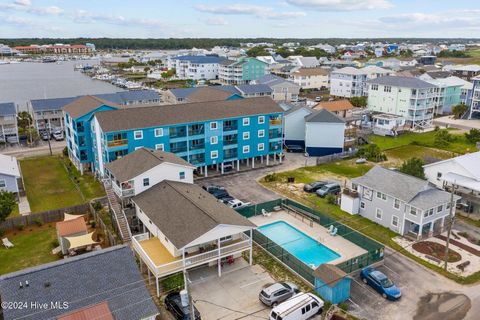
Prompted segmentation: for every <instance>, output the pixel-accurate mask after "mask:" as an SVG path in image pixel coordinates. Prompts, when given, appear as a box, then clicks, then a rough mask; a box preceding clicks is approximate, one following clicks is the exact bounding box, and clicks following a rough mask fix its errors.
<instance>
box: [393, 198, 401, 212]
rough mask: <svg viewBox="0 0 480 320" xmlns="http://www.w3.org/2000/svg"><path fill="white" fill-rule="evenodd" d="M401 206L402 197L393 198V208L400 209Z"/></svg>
mask: <svg viewBox="0 0 480 320" xmlns="http://www.w3.org/2000/svg"><path fill="white" fill-rule="evenodd" d="M395 201H398V208H396V207H395ZM401 206H402V203H401V202H400V199H397V198H393V209H395V210H400V207H401Z"/></svg>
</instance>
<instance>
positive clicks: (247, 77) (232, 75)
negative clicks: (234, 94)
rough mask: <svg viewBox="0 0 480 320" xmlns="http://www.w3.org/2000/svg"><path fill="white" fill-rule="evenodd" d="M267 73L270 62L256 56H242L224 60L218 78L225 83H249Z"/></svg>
mask: <svg viewBox="0 0 480 320" xmlns="http://www.w3.org/2000/svg"><path fill="white" fill-rule="evenodd" d="M267 73H268V63H266V62H264V61H261V60H258V59H255V58H240V59H239V60H237V61H233V60H225V61H222V62H221V63H220V69H219V76H218V78H219V79H220V81H221V82H222V83H223V84H248V83H250V82H251V81H253V80H257V79H259V78H261V77H263V76H264V75H266V74H267Z"/></svg>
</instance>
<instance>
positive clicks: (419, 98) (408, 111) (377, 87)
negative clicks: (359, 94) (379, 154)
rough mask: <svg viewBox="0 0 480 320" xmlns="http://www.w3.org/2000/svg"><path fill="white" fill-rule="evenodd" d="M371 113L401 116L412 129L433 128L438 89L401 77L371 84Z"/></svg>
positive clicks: (390, 77) (393, 77) (381, 79)
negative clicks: (435, 99)
mask: <svg viewBox="0 0 480 320" xmlns="http://www.w3.org/2000/svg"><path fill="white" fill-rule="evenodd" d="M367 84H368V109H369V110H370V111H374V112H381V113H388V114H394V115H398V116H402V117H404V118H405V119H406V120H407V124H409V125H411V126H412V128H414V129H415V128H426V127H429V126H430V125H431V124H432V120H433V113H434V109H435V101H434V98H435V97H436V96H438V93H436V88H437V87H436V86H435V85H434V84H431V83H428V82H426V81H423V80H420V79H417V78H410V77H398V76H385V77H380V78H377V79H373V80H369V81H368V82H367Z"/></svg>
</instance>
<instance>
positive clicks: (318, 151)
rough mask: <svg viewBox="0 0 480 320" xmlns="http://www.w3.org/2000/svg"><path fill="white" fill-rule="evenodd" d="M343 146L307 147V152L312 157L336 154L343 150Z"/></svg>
mask: <svg viewBox="0 0 480 320" xmlns="http://www.w3.org/2000/svg"><path fill="white" fill-rule="evenodd" d="M342 151H343V149H342V148H314V147H307V153H308V155H309V156H312V157H321V156H327V155H329V154H335V153H340V152H342Z"/></svg>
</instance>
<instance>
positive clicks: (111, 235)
mask: <svg viewBox="0 0 480 320" xmlns="http://www.w3.org/2000/svg"><path fill="white" fill-rule="evenodd" d="M95 202H100V203H101V204H102V206H103V207H107V206H108V200H107V197H103V198H97V199H94V200H92V201H91V202H90V204H89V208H90V212H91V213H92V215H93V218H94V219H95V221H96V222H97V223H98V225H99V226H100V228H101V229H102V230H103V233H104V234H105V237H106V240H107V241H108V243H107V244H108V245H109V246H114V245H116V244H117V243H118V241H117V237H116V236H115V235H114V233H113V231H115V230H111V229H110V228H109V227H108V226H107V224H106V223H105V222H104V221H103V219H102V217H101V216H100V215H99V214H98V212H97V211H96V210H95V209H94V208H93V205H92V204H93V203H95ZM108 212H109V213H108V214H110V211H108ZM112 227H114V226H112Z"/></svg>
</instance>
